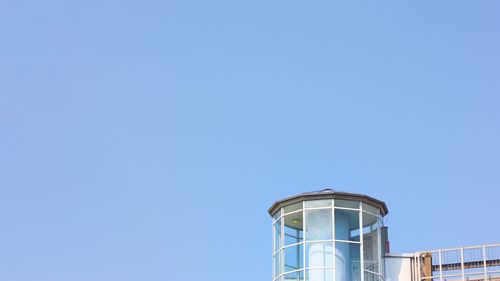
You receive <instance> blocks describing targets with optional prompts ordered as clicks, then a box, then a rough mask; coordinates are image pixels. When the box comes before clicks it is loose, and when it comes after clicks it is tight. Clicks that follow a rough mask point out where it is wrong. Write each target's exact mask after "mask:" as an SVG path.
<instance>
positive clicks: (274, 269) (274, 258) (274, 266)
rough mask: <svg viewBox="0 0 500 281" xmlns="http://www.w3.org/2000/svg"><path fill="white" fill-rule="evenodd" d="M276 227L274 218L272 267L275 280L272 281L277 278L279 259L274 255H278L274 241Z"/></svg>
mask: <svg viewBox="0 0 500 281" xmlns="http://www.w3.org/2000/svg"><path fill="white" fill-rule="evenodd" d="M275 225H276V222H275V221H274V218H273V223H272V226H273V231H272V233H273V249H272V251H273V252H272V254H271V257H272V261H273V266H272V268H273V279H271V280H274V278H276V258H277V257H276V256H275V255H274V253H276V241H274V240H276V226H275ZM278 254H279V253H278Z"/></svg>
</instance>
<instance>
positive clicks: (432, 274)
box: [414, 244, 500, 281]
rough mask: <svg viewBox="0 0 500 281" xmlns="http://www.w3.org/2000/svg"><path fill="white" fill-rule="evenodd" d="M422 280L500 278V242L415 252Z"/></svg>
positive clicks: (418, 276) (497, 280) (493, 280)
mask: <svg viewBox="0 0 500 281" xmlns="http://www.w3.org/2000/svg"><path fill="white" fill-rule="evenodd" d="M414 266H415V271H414V273H415V274H416V278H415V279H416V280H419V281H460V280H461V281H482V280H484V281H500V244H495V245H482V246H474V247H460V248H451V249H439V250H432V251H423V252H418V253H416V254H415V263H414Z"/></svg>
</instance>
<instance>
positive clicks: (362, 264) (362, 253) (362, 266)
mask: <svg viewBox="0 0 500 281" xmlns="http://www.w3.org/2000/svg"><path fill="white" fill-rule="evenodd" d="M358 212H359V242H360V244H359V255H360V257H359V263H360V267H359V271H360V274H361V279H360V280H361V281H365V251H364V239H363V203H361V202H359V211H358Z"/></svg>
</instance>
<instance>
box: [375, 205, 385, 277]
mask: <svg viewBox="0 0 500 281" xmlns="http://www.w3.org/2000/svg"><path fill="white" fill-rule="evenodd" d="M379 216H380V210H379V209H377V217H376V220H377V247H378V256H377V265H378V273H379V274H381V275H384V270H383V268H382V260H383V259H384V258H385V256H384V257H383V256H382V253H385V245H382V237H381V236H382V233H381V228H382V224H381V223H380V218H379ZM382 247H383V249H382ZM384 264H385V263H384Z"/></svg>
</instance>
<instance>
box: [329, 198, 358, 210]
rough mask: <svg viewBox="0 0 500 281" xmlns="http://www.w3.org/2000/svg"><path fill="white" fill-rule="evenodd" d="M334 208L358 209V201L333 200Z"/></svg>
mask: <svg viewBox="0 0 500 281" xmlns="http://www.w3.org/2000/svg"><path fill="white" fill-rule="evenodd" d="M334 201H335V207H342V208H353V209H359V202H358V201H350V200H339V199H335V200H334Z"/></svg>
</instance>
